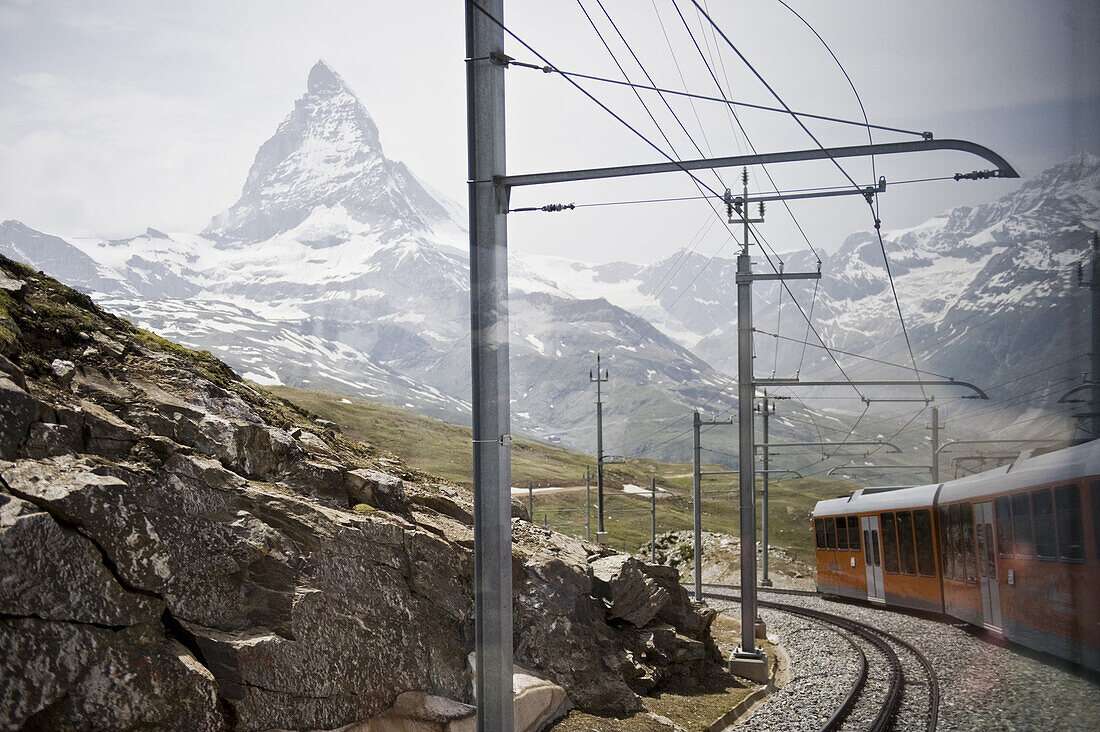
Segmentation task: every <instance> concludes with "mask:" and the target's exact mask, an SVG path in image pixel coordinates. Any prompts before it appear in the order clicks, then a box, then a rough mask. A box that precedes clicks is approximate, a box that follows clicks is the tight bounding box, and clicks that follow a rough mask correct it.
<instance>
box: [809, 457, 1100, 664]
mask: <svg viewBox="0 0 1100 732" xmlns="http://www.w3.org/2000/svg"><path fill="white" fill-rule="evenodd" d="M841 526H843V527H844V529H845V532H844V539H843V540H841V539H840V528H839V527H841ZM854 527H858V530H856V529H855V528H854ZM813 529H814V533H815V538H816V544H817V575H816V581H817V586H818V590H819V591H820V592H822V593H827V594H834V595H842V596H846V597H854V598H858V599H866V600H869V601H871V602H878V603H882V604H885V605H896V606H899V607H909V608H918V609H922V610H931V611H937V612H943V613H946V614H948V615H951V616H953V617H956V618H959V619H961V620H964V621H966V622H969V623H972V624H974V625H977V626H981V627H984V628H987V629H989V630H990V631H993V632H995V633H999V634H1001V635H1003V637H1005V638H1006V639H1008V640H1010V641H1013V642H1016V643H1019V644H1021V645H1024V646H1028V647H1030V648H1034V649H1036V650H1039V651H1043V652H1047V653H1051V654H1053V655H1056V656H1059V657H1061V658H1065V659H1067V660H1070V661H1073V662H1075V663H1078V664H1080V665H1082V666H1084V667H1086V668H1090V669H1092V670H1096V671H1100V610H1098V609H1097V608H1098V607H1100V440H1096V441H1093V442H1089V443H1085V444H1082V445H1077V446H1075V447H1070V448H1066V449H1064V450H1057V451H1053V452H1049V453H1046V454H1043V455H1038V456H1035V457H1032V456H1030V455H1027V454H1024V455H1021V457H1020V458H1018V459H1017V460H1016V461H1015V462H1014V463H1013V464H1011V465H1007V466H1003V467H1000V468H997V469H995V470H990V471H986V472H984V473H979V474H977V475H972V476H967V477H965V478H960V479H958V480H952V481H947V482H945V483H940V484H935V485H925V486H915V487H905V488H865V489H862V490H858V491H855V492H854V493H852V495H850V496H849V497H847V498H837V499H832V500H827V501H820V502H819V503H818V504H817V506H816V507H815V509H814V513H813ZM857 542H858V544H859V546H856V543H857ZM842 545H843V546H842Z"/></svg>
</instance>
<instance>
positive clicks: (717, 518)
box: [269, 387, 857, 562]
mask: <svg viewBox="0 0 1100 732" xmlns="http://www.w3.org/2000/svg"><path fill="white" fill-rule="evenodd" d="M269 390H270V391H272V392H274V393H275V394H277V395H278V396H280V397H283V398H284V399H287V400H288V401H290V402H291V403H293V404H295V405H297V406H298V407H300V408H302V409H304V410H306V411H307V412H310V413H313V414H315V415H318V416H319V417H321V418H322V419H327V420H329V421H331V422H334V423H335V424H336V425H338V426H339V428H340V430H341V431H342V432H343V433H344V434H346V435H347V436H349V437H352V438H355V439H358V440H361V441H363V442H366V443H369V444H373V445H379V446H382V445H384V446H385V448H386V449H387V450H388V451H390V452H393V453H395V454H397V455H398V456H400V457H401V459H402V460H404V461H405V462H406V463H407V464H408V465H410V466H412V467H414V468H417V469H419V470H422V471H424V472H426V473H430V474H433V475H438V476H440V477H443V478H446V479H448V480H451V481H454V482H456V483H462V484H466V485H469V484H470V483H471V471H472V451H471V448H470V439H471V435H470V428H469V427H461V426H458V425H453V424H450V423H447V422H443V421H441V420H438V419H433V418H431V417H423V416H420V415H417V414H414V413H412V412H407V411H404V410H401V409H397V408H395V407H389V406H385V405H382V404H377V403H375V402H369V401H365V400H360V399H355V398H353V397H349V396H346V395H343V394H334V393H330V392H323V391H311V390H303V389H291V388H288V387H269ZM586 468H588V469H591V471H592V486H591V491H590V499H591V504H592V505H593V506H594V504H595V503H596V486H595V482H596V481H595V460H594V458H593V457H592V456H591V455H585V454H582V453H578V452H574V451H572V450H567V449H564V448H561V447H555V446H552V445H546V444H543V443H539V442H534V441H531V440H524V439H515V440H513V442H512V485H513V486H516V487H521V488H526V487H527V485H528V483H529V482H530V483H532V484H534V486H536V490H535V491H534V494H533V500H532V503H533V506H534V521H535V522H536V523H539V524H543V523H545V524H546V525H547V526H549V527H550V528H552V529H555V530H557V531H560V532H562V533H565V534H571V535H573V536H581V537H583V536H585V534H586V532H587V530H588V526H589V521H591V535H592V537H593V538H594V537H595V534H596V530H597V517H596V511H595V508H594V507H593V508H592V509H591V512H590V517H589V516H586V512H585V488H584V485H585V483H584V475H585V469H586ZM703 469H704V471H713V470H724V469H727V468H723V467H722V466H718V465H707V466H705V467H704V468H703ZM651 479H656V481H657V485H658V486H659V487H660V488H661V489H662V490H661V491H660V492H659V493H658V499H657V532H658V533H663V532H666V531H683V530H688V529H691V528H692V525H693V517H692V501H691V494H692V490H691V489H692V480H691V463H665V462H659V461H656V460H649V459H645V458H631V459H630V460H628V461H627V462H625V463H618V464H611V465H606V466H605V468H604V487H605V490H604V525H605V529H606V530H607V532H608V535H609V539H610V542H611V545H612V546H613V547H614V548H616V549H625V550H628V551H635V550H637V549H638V547H640V546H641V545H642V544H645V543H646V542H648V541H649V539H650V498H649V495H648V493H646V494H638V493H630V492H627V491H625V490H624V489H623V486H624V485H634V486H640V487H643V488H646V489H648V487H649V484H650V480H651ZM737 485H738V481H737V476H736V475H721V476H707V477H706V478H704V481H703V486H702V491H703V496H702V498H703V500H702V517H703V529H704V530H705V531H714V532H720V533H725V534H730V535H732V536H737V535H738V534H739V531H738V503H737ZM548 486H550V487H557V488H560V489H561V490H545V487H548ZM855 487H857V486H856V485H854V484H852V483H850V482H848V481H843V480H836V479H812V478H811V479H794V480H780V481H776V480H772V481H771V485H770V490H769V493H770V497H769V503H770V506H771V508H770V518H771V522H770V535H771V543H772V544H773V545H774V546H781V547H784V548H786V549H788V550H790V551H792V552H794V553H795V555H796V556H798V557H799V558H801V559H804V560H805V561H808V562H812V560H813V537H812V535H811V532H810V528H809V520H810V512H811V511H812V510H813V506H814V504H815V503H816V502H817V501H819V500H821V499H823V498H835V497H837V496H842V495H847V493H848V492H849V491H851V490H853V489H854V488H855ZM759 492H760V491H759V486H758V487H757V494H758V497H757V512H758V513H759V511H760V497H759ZM517 497H519V498H521V499H522V500H523V501H524V502H526V501H527V500H528V493H527V491H523V492H521V493H520V494H518V496H517Z"/></svg>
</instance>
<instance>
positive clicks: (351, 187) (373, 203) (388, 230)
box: [203, 61, 450, 248]
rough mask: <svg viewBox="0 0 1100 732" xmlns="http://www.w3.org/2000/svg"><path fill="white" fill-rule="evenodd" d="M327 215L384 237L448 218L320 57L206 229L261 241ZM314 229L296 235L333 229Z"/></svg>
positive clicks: (319, 241) (320, 242)
mask: <svg viewBox="0 0 1100 732" xmlns="http://www.w3.org/2000/svg"><path fill="white" fill-rule="evenodd" d="M330 216H335V217H337V218H339V219H342V220H343V221H344V222H345V224H352V225H359V227H362V230H367V231H370V232H372V233H374V234H375V235H377V236H378V238H379V239H380V240H382V241H392V240H394V239H397V238H400V237H402V236H407V235H409V234H412V233H424V232H428V231H431V230H432V228H433V226H435V225H438V224H440V223H442V222H447V221H448V219H449V218H450V214H449V212H448V210H447V208H446V207H445V206H444V205H443V204H442V203H440V202H439V201H437V200H436V199H435V198H433V197H432V195H431V194H429V193H428V192H427V191H426V190H425V189H424V188H423V186H421V184H420V182H419V181H417V180H416V178H414V177H413V175H412V173H410V172H409V170H408V168H406V167H405V165H404V164H403V163H399V162H394V161H391V160H389V159H387V158H386V156H385V155H384V154H383V152H382V145H381V143H380V141H379V138H378V127H377V126H376V125H375V123H374V120H373V119H371V117H370V115H369V114H367V111H366V109H365V108H364V107H363V105H362V104H361V103H360V101H359V99H358V97H356V96H355V94H354V93H353V92H352V91H351V90H350V89H349V88H348V86H347V84H345V83H344V80H343V79H341V78H340V76H339V75H338V74H337V73H336V72H335V71H333V70H332V69H330V68H329V67H328V66H327V65H326V64H325V62H324V61H318V62H317V64H316V65H314V67H313V68H312V69H311V70H310V72H309V79H308V81H307V85H306V93H305V95H303V96H302V97H301V98H300V99H298V100H297V101H296V102H295V103H294V111H293V112H291V113H290V114H289V115H288V116H287V118H286V119H285V120H283V122H282V124H280V125H279V128H278V129H277V130H276V131H275V134H274V135H273V136H272V137H271V139H269V140H268V141H267V142H265V143H264V144H263V145H261V146H260V150H259V152H257V153H256V159H255V161H254V162H253V163H252V168H251V170H249V171H248V178H247V179H246V180H245V184H244V190H242V191H241V197H240V199H239V200H238V201H237V202H236V203H235V204H233V206H231V207H230V208H229V210H228V211H226V212H225V213H223V214H221V215H218V216H215V217H214V219H213V220H212V221H211V222H210V225H209V226H208V227H207V228H206V230H205V231H204V232H203V233H204V234H205V235H207V236H209V237H211V238H214V239H218V240H220V241H235V242H238V243H239V244H240V243H249V242H258V241H263V240H265V239H270V238H271V237H272V236H274V235H276V234H282V233H285V232H287V231H290V230H291V229H294V228H296V227H299V226H301V225H302V224H303V223H304V222H306V221H307V220H309V219H311V217H316V218H317V219H326V218H328V217H330ZM314 233H316V234H317V238H316V239H312V240H308V239H307V240H303V239H300V241H303V242H309V243H312V244H313V245H314V246H317V247H319V248H323V247H324V246H326V244H328V243H333V240H332V239H330V238H329V237H330V236H331V234H328V235H326V232H324V231H315V232H314ZM335 233H336V234H337V235H338V236H339V235H342V234H343V233H344V232H343V231H338V232H335Z"/></svg>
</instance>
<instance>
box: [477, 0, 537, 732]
mask: <svg viewBox="0 0 1100 732" xmlns="http://www.w3.org/2000/svg"><path fill="white" fill-rule="evenodd" d="M477 5H480V7H482V8H484V9H485V10H486V11H488V13H489V14H491V15H492V16H493V17H495V18H498V19H503V17H504V0H477ZM465 10H466V58H467V59H470V60H469V61H467V63H466V124H467V144H468V148H469V149H468V152H469V180H470V183H469V184H468V185H469V193H470V201H469V204H470V351H471V386H472V390H471V391H472V406H473V458H474V466H473V468H474V470H473V473H474V474H473V478H474V646H475V649H474V650H475V652H476V656H475V662H474V663H475V669H474V670H475V672H476V681H475V693H476V696H477V728H478V730H479V732H502V731H503V732H512V729H513V702H512V530H511V527H512V523H511V473H512V466H511V442H512V438H511V429H510V424H509V423H510V414H509V404H508V399H509V378H508V227H507V219H506V216H505V213H504V212H505V211H506V210H507V206H505V205H502V203H503V202H502V200H501V198H500V195H501V192H500V190H499V189H498V188H497V186H495V185H493V184H492V181H493V180H494V178H496V177H499V176H503V175H505V173H506V172H507V171H506V168H505V159H504V142H505V136H504V69H505V67H504V66H503V65H500V64H499V63H498V62H495V61H493V60H491V57H498V58H499V57H501V56H502V55H503V53H504V32H503V29H502V28H501V27H500V26H499V25H497V24H496V23H493V22H492V21H491V20H490V19H489V18H488V17H486V15H485V13H483V12H481V10H479V9H478V7H476V6H475V3H474V2H471V1H470V0H467V2H466V8H465ZM533 518H534V517H532V519H533Z"/></svg>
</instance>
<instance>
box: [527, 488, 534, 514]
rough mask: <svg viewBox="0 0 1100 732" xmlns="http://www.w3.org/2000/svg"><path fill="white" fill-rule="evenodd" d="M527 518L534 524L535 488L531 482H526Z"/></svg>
mask: <svg viewBox="0 0 1100 732" xmlns="http://www.w3.org/2000/svg"><path fill="white" fill-rule="evenodd" d="M527 516H528V518H530V519H531V523H535V488H534V484H533V483H532V482H531V481H527Z"/></svg>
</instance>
